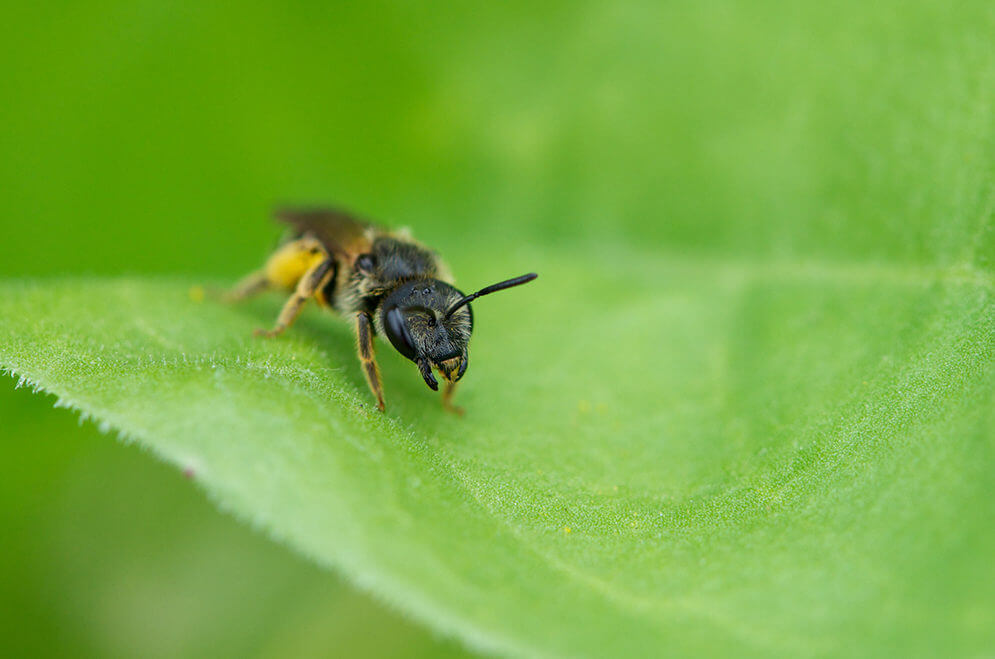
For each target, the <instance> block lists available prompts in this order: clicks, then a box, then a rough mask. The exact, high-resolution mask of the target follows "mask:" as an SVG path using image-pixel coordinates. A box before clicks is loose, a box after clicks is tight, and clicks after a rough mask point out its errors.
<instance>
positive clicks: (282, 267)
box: [227, 208, 537, 412]
mask: <svg viewBox="0 0 995 659" xmlns="http://www.w3.org/2000/svg"><path fill="white" fill-rule="evenodd" d="M275 215H276V218H277V219H278V220H279V221H281V222H284V223H286V224H288V225H290V228H291V231H290V235H289V238H288V239H287V240H285V241H284V242H283V243H282V244H281V245H280V246H279V247H278V248H277V249H276V251H275V252H273V254H272V255H271V256H270V257H269V259H268V260H267V261H266V264H265V265H264V266H263V268H262V269H261V270H258V271H256V272H253V273H252V274H250V275H248V276H247V277H245V278H244V279H242V281H241V282H239V283H238V284H237V285H236V287H235V288H234V290H232V291H231V292H230V293H229V294H228V295H227V298H228V299H229V300H232V301H238V300H243V299H246V298H248V297H251V296H252V295H254V294H256V293H259V292H262V291H264V290H267V289H272V288H276V289H283V290H286V291H288V292H290V297H289V299H288V300H287V302H286V304H284V306H283V309H282V310H281V311H280V315H279V316H278V317H277V320H276V324H275V325H274V326H273V328H272V329H270V330H261V329H260V330H256V335H258V336H266V337H275V336H278V335H280V334H282V333H283V332H284V331H286V330H287V329H288V328H289V327H290V326H291V325H293V323H294V321H295V320H296V319H297V317H298V316H299V315H300V313H301V311H302V310H303V308H304V305H305V303H306V302H307V301H308V300H310V299H312V298H313V299H314V300H315V301H316V302H317V303H318V304H319V305H320V306H322V307H328V308H330V309H333V310H334V311H336V312H338V313H339V314H340V315H342V316H344V317H346V318H348V319H350V320H351V322H352V324H353V326H354V329H355V332H356V342H357V351H358V353H359V360H360V362H361V363H362V366H363V373H364V375H365V376H366V382H367V383H368V384H369V386H370V391H371V392H372V393H373V395H374V396H375V397H376V399H377V406H378V407H379V408H380V411H381V412H382V411H384V409H385V407H386V405H385V403H384V395H383V386H382V385H381V382H380V369H379V367H378V366H377V362H376V358H375V356H374V346H373V337H374V336H375V335H377V334H379V335H381V336H385V337H387V339H388V341H390V344H391V345H392V346H393V347H394V349H395V350H397V351H398V352H399V353H401V354H402V355H403V356H404V357H406V358H407V359H409V360H411V361H412V362H414V363H415V365H416V366H417V367H418V371H419V372H420V373H421V376H422V379H424V380H425V384H427V385H428V386H429V388H430V389H432V390H433V391H438V390H439V383H438V381H437V380H436V379H435V376H434V375H433V372H432V371H433V369H435V370H436V371H438V372H439V374H440V375H441V376H442V379H443V380H445V383H446V385H445V389H444V390H443V394H442V404H443V406H444V407H445V408H446V409H448V410H451V411H456V412H461V410H459V409H458V408H456V407H454V406H453V404H452V397H453V392H454V391H455V387H456V383H457V382H459V380H460V378H462V377H463V375H464V374H465V373H466V368H467V363H468V351H467V347H468V343H469V341H470V334H471V333H472V332H473V310H472V309H471V308H470V302H471V301H473V300H475V299H477V298H478V297H481V296H483V295H489V294H491V293H496V292H497V291H501V290H504V289H506V288H511V287H512V286H518V285H520V284H525V283H527V282H530V281H532V280H533V279H535V278H536V277H537V275H536V274H535V273H530V274H527V275H522V276H521V277H515V278H514V279H508V280H506V281H502V282H499V283H497V284H493V285H491V286H487V287H486V288H482V289H480V290H479V291H477V292H476V293H473V294H471V295H464V294H463V293H462V292H461V291H460V290H458V289H457V288H455V287H454V286H453V279H452V275H451V274H450V273H449V269H448V268H447V267H446V265H445V264H444V263H443V262H442V260H441V259H440V258H439V256H438V255H437V254H436V253H435V252H434V251H432V250H430V249H429V248H427V247H425V246H424V245H422V244H421V243H419V242H417V241H416V240H415V239H414V238H413V237H412V236H411V234H410V233H409V232H408V231H407V230H399V231H390V230H388V229H385V228H383V227H380V226H377V225H375V224H372V223H369V222H366V221H363V220H360V219H358V218H356V217H354V216H352V215H351V214H349V213H347V212H345V211H342V210H338V209H332V208H319V209H285V210H278V211H276V213H275Z"/></svg>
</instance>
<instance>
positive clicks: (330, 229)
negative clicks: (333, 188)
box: [273, 208, 378, 262]
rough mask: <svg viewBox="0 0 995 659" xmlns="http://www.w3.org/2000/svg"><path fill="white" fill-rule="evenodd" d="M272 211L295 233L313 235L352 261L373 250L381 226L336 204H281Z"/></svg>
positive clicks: (334, 252)
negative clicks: (285, 206)
mask: <svg viewBox="0 0 995 659" xmlns="http://www.w3.org/2000/svg"><path fill="white" fill-rule="evenodd" d="M273 215H274V216H275V217H276V219H277V220H279V221H281V222H284V223H286V224H289V225H290V226H291V227H293V230H294V233H295V234H296V235H298V236H303V235H304V234H309V235H312V236H314V237H315V238H317V239H318V241H319V242H321V244H322V245H323V246H324V247H325V249H326V250H327V251H328V253H329V254H332V255H334V256H339V257H343V258H346V259H347V260H348V261H349V262H351V261H352V260H353V259H355V257H357V256H359V255H360V254H363V253H364V252H367V251H369V250H370V247H371V245H372V237H373V234H374V233H376V231H377V230H378V227H376V225H374V224H371V223H370V222H366V221H364V220H361V219H359V218H357V217H356V216H354V215H352V214H351V213H348V212H346V211H343V210H339V209H337V208H279V209H277V210H276V211H274V213H273Z"/></svg>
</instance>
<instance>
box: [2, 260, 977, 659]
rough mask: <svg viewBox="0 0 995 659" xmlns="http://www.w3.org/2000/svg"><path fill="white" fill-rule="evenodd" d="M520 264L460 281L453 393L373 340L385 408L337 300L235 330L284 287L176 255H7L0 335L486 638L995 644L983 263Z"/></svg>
mask: <svg viewBox="0 0 995 659" xmlns="http://www.w3.org/2000/svg"><path fill="white" fill-rule="evenodd" d="M479 255H480V257H481V258H482V259H483V258H486V253H484V252H480V254H479ZM539 257H540V255H539V254H537V253H535V254H519V255H516V256H515V257H514V258H511V259H510V260H511V261H512V262H511V263H508V264H507V265H508V267H509V272H513V271H515V270H516V268H517V267H518V266H524V264H526V263H538V262H540V259H539ZM541 264H542V267H541V269H540V272H541V276H540V280H539V281H538V282H537V283H535V284H531V285H530V286H528V287H525V288H523V289H520V290H518V291H516V292H515V293H514V294H511V293H508V294H505V295H503V296H494V298H493V299H489V300H488V301H487V304H486V305H485V304H483V303H481V304H480V305H479V308H478V309H477V310H476V312H477V326H478V327H477V332H476V333H475V337H474V343H473V345H472V352H471V355H472V358H471V362H470V368H469V370H468V373H467V378H466V380H465V381H464V383H465V384H464V385H461V390H460V392H459V402H460V404H462V405H464V406H465V407H466V408H467V413H466V416H465V417H464V418H456V417H453V416H450V415H447V414H446V413H444V412H443V411H442V410H441V409H440V407H439V405H438V400H437V396H436V395H433V394H432V393H431V392H430V391H429V390H428V389H427V388H426V387H425V386H424V384H423V383H421V381H420V378H419V377H418V375H417V372H416V371H415V370H414V368H413V367H412V366H411V365H410V364H409V363H407V362H405V361H404V360H403V359H401V358H400V357H399V356H397V355H396V354H394V353H393V352H392V351H390V350H385V349H383V346H382V344H381V350H380V360H381V363H382V366H383V370H384V378H385V386H386V393H387V401H388V414H387V415H386V416H384V415H381V414H379V413H377V412H376V410H375V408H374V407H373V406H372V405H371V400H370V395H369V393H368V392H367V391H366V387H365V384H364V382H363V380H362V375H361V371H360V368H359V366H358V364H357V361H356V358H355V352H354V343H353V338H352V336H351V333H350V329H349V327H348V325H347V324H345V323H342V322H341V321H339V320H337V319H334V318H332V317H330V316H328V315H326V314H322V313H319V312H317V311H314V310H311V311H310V312H308V313H307V314H305V317H304V318H303V319H302V320H301V321H300V322H299V323H298V325H297V326H295V327H294V328H293V329H292V330H291V331H290V332H288V334H287V335H285V336H284V337H282V338H280V339H277V340H270V341H266V340H261V339H254V338H252V336H251V331H252V329H253V328H255V327H257V326H263V325H266V324H268V323H269V322H271V320H272V318H273V317H274V315H275V313H276V311H277V310H278V309H279V305H280V302H281V301H280V300H279V299H278V298H276V297H269V298H264V299H262V300H259V301H255V302H252V303H250V304H248V305H245V306H240V307H227V306H224V305H222V304H220V303H216V302H213V301H210V300H208V301H201V302H197V301H195V300H194V299H191V298H190V297H189V296H188V292H189V290H190V286H191V284H192V283H194V282H178V281H159V280H148V279H144V280H143V279H116V280H99V279H96V280H51V281H36V282H8V283H6V284H3V285H2V286H0V365H2V366H3V367H5V368H7V369H10V371H11V372H12V373H13V374H14V375H16V376H18V377H20V378H21V381H22V383H27V384H31V385H33V386H36V387H39V388H41V389H43V390H45V391H47V392H51V393H52V394H55V395H56V396H57V397H58V399H59V404H61V405H69V406H72V407H74V408H77V409H79V410H80V411H82V412H83V414H84V415H85V416H87V417H90V418H93V419H94V420H96V421H98V422H99V423H100V424H102V425H103V426H105V427H106V428H108V429H113V430H116V431H118V432H119V433H121V434H122V436H124V437H126V438H128V439H130V440H134V441H137V442H139V443H140V444H141V445H142V446H145V447H148V448H149V449H151V450H152V451H153V452H155V453H156V454H157V455H159V456H161V457H163V458H164V459H166V460H168V461H170V462H172V463H174V464H176V465H177V466H178V467H179V468H181V469H183V470H185V471H186V472H187V473H188V474H190V475H191V477H192V478H193V480H195V481H196V482H197V483H198V484H200V486H201V487H203V488H204V490H205V491H206V492H207V494H208V495H209V496H210V497H211V498H212V499H213V500H214V501H216V502H217V504H218V505H219V506H220V507H222V508H223V509H225V510H228V511H231V512H232V513H234V514H235V515H237V516H238V517H240V518H242V519H244V520H246V521H248V522H249V523H251V524H253V525H255V526H256V527H258V528H260V529H263V530H264V531H265V532H267V533H269V534H271V535H272V536H273V537H274V538H276V539H278V540H279V541H282V542H284V543H286V544H288V545H289V546H291V547H293V548H294V549H296V550H297V551H299V552H302V553H303V554H305V555H307V556H309V557H311V558H313V559H314V560H315V561H317V562H319V563H321V564H322V565H326V566H328V567H332V568H335V569H337V570H340V571H342V572H344V573H345V574H346V575H347V576H348V577H349V578H351V579H352V580H354V581H355V582H356V583H358V584H360V585H361V586H362V587H364V588H367V589H370V590H372V591H373V592H375V593H377V594H379V595H380V596H381V597H383V598H385V599H386V600H388V601H389V602H392V603H393V604H395V605H396V606H397V607H399V608H401V609H402V610H404V611H406V612H409V613H410V614H411V615H413V616H415V617H416V618H418V619H419V620H422V621H424V622H426V623H428V624H430V625H432V626H434V627H436V628H438V629H440V630H443V631H445V632H447V633H451V634H454V635H457V636H459V637H460V638H462V639H464V640H465V641H466V642H468V643H469V644H471V646H473V647H476V648H479V649H483V650H493V651H499V652H508V653H514V654H536V653H537V654H551V655H552V654H568V655H586V654H599V655H606V656H622V655H645V654H647V653H649V652H653V653H664V652H666V653H671V652H677V653H689V652H702V651H713V652H722V653H726V654H733V653H736V654H744V653H745V654H755V655H770V654H779V655H797V654H811V653H815V654H825V653H840V652H846V653H852V652H858V653H867V654H880V653H884V652H893V653H895V654H898V653H904V652H908V651H915V652H917V653H922V654H934V653H936V654H938V653H941V652H942V653H945V654H950V653H955V654H963V655H967V654H972V653H977V652H980V651H981V650H982V649H984V648H990V647H991V643H992V642H993V640H995V639H993V633H992V629H993V628H995V615H993V611H995V571H993V569H992V562H991V556H992V555H995V530H993V527H992V525H991V520H992V519H993V518H995V500H993V499H992V497H991V496H990V495H991V492H992V491H995V469H993V466H995V461H993V453H995V442H993V434H992V421H993V414H992V409H993V401H995V370H993V368H992V357H993V345H995V318H993V300H992V298H993V278H992V276H991V274H990V273H989V272H987V271H985V270H981V269H977V268H972V267H970V266H960V267H957V268H928V267H906V266H886V265H880V266H869V265H861V264H858V263H850V264H846V263H829V262H826V263H814V262H787V261H785V262H778V261H775V260H770V259H768V260H764V261H762V262H749V261H735V260H732V259H727V260H711V261H710V260H708V259H700V258H699V259H679V258H670V259H667V260H666V261H662V260H660V259H656V258H648V257H645V256H643V257H641V256H640V255H639V254H638V253H637V252H635V251H633V250H628V251H608V252H606V251H604V250H600V251H599V252H596V253H588V252H584V251H576V252H571V251H561V252H556V251H550V252H548V253H543V254H542V255H541Z"/></svg>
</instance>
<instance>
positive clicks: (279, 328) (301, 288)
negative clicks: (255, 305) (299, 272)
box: [255, 259, 333, 338]
mask: <svg viewBox="0 0 995 659" xmlns="http://www.w3.org/2000/svg"><path fill="white" fill-rule="evenodd" d="M332 265H333V261H332V259H325V260H324V261H321V262H320V263H317V264H315V265H314V267H312V268H311V269H310V270H308V271H307V272H305V273H304V276H302V277H301V278H300V280H299V281H298V282H297V287H296V288H295V289H294V292H293V294H292V295H291V296H290V299H288V300H287V303H286V304H284V305H283V309H282V310H281V311H280V315H279V316H278V317H277V319H276V325H274V326H273V329H270V330H264V329H257V330H256V331H255V334H256V336H265V337H267V338H273V337H274V336H279V335H281V334H283V333H284V332H285V331H286V330H287V328H289V327H290V326H291V325H293V324H294V321H295V320H297V317H298V316H300V315H301V311H303V310H304V303H305V302H307V301H308V299H309V298H310V297H312V296H313V295H314V293H315V291H317V290H318V288H319V287H320V286H321V283H322V281H324V279H325V275H327V274H328V272H329V270H331V268H332Z"/></svg>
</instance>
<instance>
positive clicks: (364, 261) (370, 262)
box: [356, 254, 377, 272]
mask: <svg viewBox="0 0 995 659" xmlns="http://www.w3.org/2000/svg"><path fill="white" fill-rule="evenodd" d="M376 264H377V261H376V259H374V258H373V255H372V254H360V255H359V256H357V257H356V270H362V271H363V272H372V271H373V268H374V267H375V266H376Z"/></svg>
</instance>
